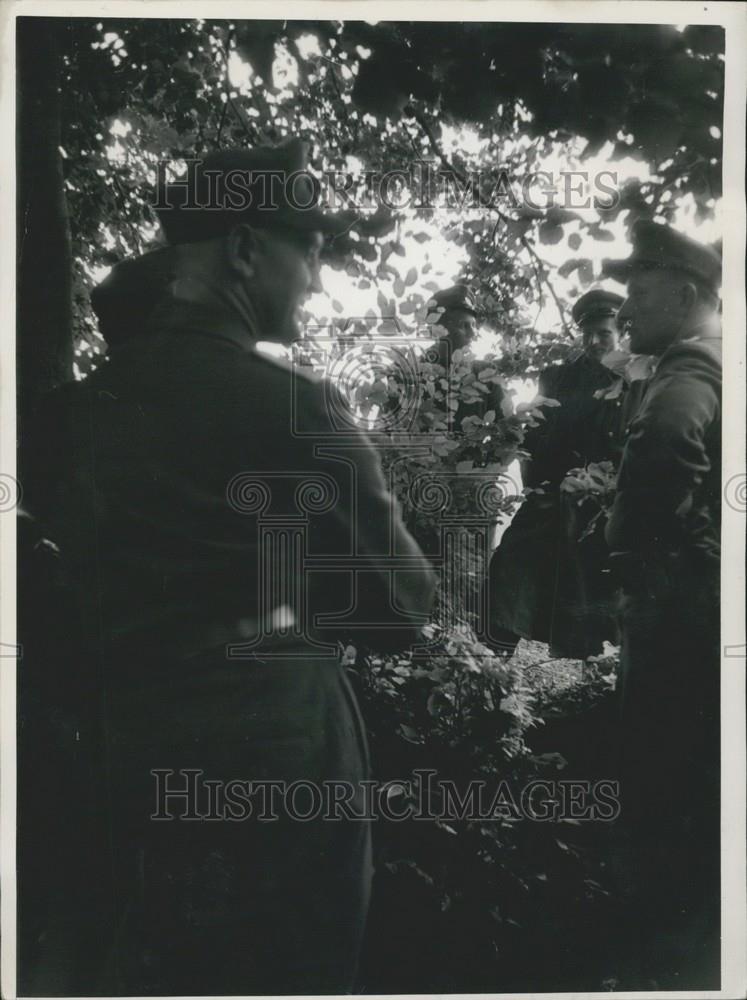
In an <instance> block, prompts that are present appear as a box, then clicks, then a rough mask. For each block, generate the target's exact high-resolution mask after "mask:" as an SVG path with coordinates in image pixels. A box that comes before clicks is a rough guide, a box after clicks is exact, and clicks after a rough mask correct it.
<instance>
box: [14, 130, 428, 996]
mask: <svg viewBox="0 0 747 1000" xmlns="http://www.w3.org/2000/svg"><path fill="white" fill-rule="evenodd" d="M274 175H279V176H280V183H279V184H278V185H277V186H276V187H275V189H274V191H273V192H271V193H270V195H269V196H268V194H267V186H266V185H267V184H273V183H274V181H273V176H274ZM290 177H294V178H295V180H294V181H293V186H292V188H290V189H289V187H288V186H287V184H285V183H284V182H287V180H288V178H290ZM229 178H232V179H233V181H232V185H231V186H230V187H229V184H228V179H229ZM237 178H238V179H237ZM275 180H277V176H275ZM239 182H241V183H239ZM212 185H215V187H212ZM304 186H305V187H304ZM302 188H303V190H302ZM242 190H243V191H245V192H246V191H248V192H249V195H250V197H249V198H246V197H244V198H243V199H242V197H241V196H240V193H241V191H242ZM289 190H290V191H291V192H292V193H293V194H294V197H291V195H290V194H289V193H288V192H289ZM229 194H230V197H229ZM313 194H314V191H313V185H312V181H311V177H310V175H309V174H308V173H306V172H305V150H304V147H303V146H302V145H301V144H299V143H297V142H292V143H288V144H286V145H285V146H284V147H280V148H277V149H256V150H229V151H222V152H219V153H215V154H211V155H210V156H207V157H205V159H204V161H201V162H196V163H192V164H191V165H190V173H189V174H188V176H187V178H186V179H183V180H182V181H178V182H174V183H173V185H167V186H166V187H165V189H164V190H162V191H161V192H160V197H159V203H158V205H157V206H156V209H157V212H158V215H159V218H160V221H161V224H162V228H163V231H164V235H165V238H166V241H167V242H168V244H169V245H170V247H171V250H172V252H171V253H169V254H168V255H166V257H165V256H164V254H163V253H162V252H157V253H156V254H154V255H153V257H152V261H150V260H149V259H148V257H145V258H142V259H141V260H140V261H139V263H138V264H137V266H136V267H134V268H133V266H132V264H129V265H125V268H126V274H125V275H124V276H123V278H122V281H119V280H118V279H117V276H116V274H115V275H114V276H112V279H111V280H110V281H108V282H107V289H108V291H104V292H102V293H99V295H98V297H97V308H98V311H99V314H100V315H102V316H105V317H106V325H105V330H106V329H107V328H108V329H110V330H111V331H112V333H113V334H114V336H115V338H116V344H117V346H116V349H115V350H114V351H112V353H111V358H110V360H109V361H108V362H107V363H106V364H104V365H102V366H101V367H100V368H99V369H98V370H97V371H96V372H95V373H94V374H92V375H91V376H90V377H89V378H87V379H86V380H85V381H84V382H82V383H79V384H74V385H70V386H65V387H63V389H62V390H61V391H59V392H58V393H57V394H56V397H55V398H54V399H53V400H51V401H50V403H49V406H48V409H47V414H46V420H45V422H44V427H43V431H42V434H41V435H40V438H39V444H38V449H37V453H36V458H37V460H38V463H39V465H40V472H39V474H38V483H37V488H36V489H33V488H32V490H31V493H32V494H33V496H30V497H29V500H30V502H32V505H33V506H32V509H33V510H34V512H35V513H38V514H39V516H40V517H41V518H42V520H43V522H44V524H45V527H46V528H47V529H48V533H49V535H50V537H51V538H53V539H54V540H55V542H57V543H58V544H59V547H60V550H61V552H62V556H63V559H64V560H65V561H66V565H67V567H68V572H69V575H70V581H71V589H72V591H73V592H74V594H75V595H76V599H77V602H78V605H79V608H80V613H81V617H82V620H83V622H84V633H85V639H86V643H87V650H88V658H87V662H88V664H89V666H88V668H87V673H88V676H89V678H90V706H91V707H90V711H89V712H88V717H89V718H90V720H91V725H90V727H89V728H85V727H82V730H81V731H82V734H83V740H84V743H85V741H87V742H88V748H89V757H88V760H89V765H90V761H91V759H92V758H93V757H94V755H95V754H99V755H100V757H99V761H100V767H98V768H97V767H95V766H91V769H90V770H91V773H90V778H91V782H92V789H93V791H92V792H91V795H90V796H89V803H88V804H89V806H90V808H91V809H92V810H94V812H95V810H96V808H98V814H97V815H98V816H100V819H101V825H100V827H99V828H98V834H96V833H93V834H91V841H92V847H93V849H92V850H91V851H86V850H85V848H86V846H87V845H86V844H82V845H81V846H80V850H79V853H78V854H76V853H75V850H74V849H72V850H71V867H72V869H73V870H72V871H71V872H70V873H69V874H70V881H69V883H68V885H69V886H70V889H71V894H70V897H69V898H68V900H67V909H65V905H64V903H65V901H64V899H63V901H62V903H60V907H59V908H58V910H57V911H56V915H55V918H54V919H53V920H52V926H51V927H50V928H48V931H49V933H48V934H47V942H48V944H47V946H46V947H47V953H45V954H42V955H41V956H40V957H39V961H40V962H41V963H44V962H45V961H46V960H47V957H48V952H49V951H50V950H51V952H52V953H55V954H56V955H57V956H58V958H59V957H60V953H62V955H61V961H58V962H57V964H56V965H54V964H53V965H51V966H47V968H48V969H54V971H56V973H57V974H58V975H59V977H60V979H61V980H62V981H61V982H60V981H59V980H55V981H49V977H48V978H47V981H46V982H45V981H44V974H43V973H44V969H41V970H39V969H38V968H36V969H34V968H32V969H31V970H29V968H28V966H27V967H26V970H25V976H26V981H29V982H31V983H32V985H33V987H34V989H32V990H31V992H41V993H44V992H45V990H46V992H47V993H49V992H52V993H54V992H60V993H65V992H72V993H74V994H86V993H94V994H97V993H98V994H111V993H114V994H118V995H133V994H135V995H137V994H147V993H155V994H177V995H179V994H182V995H184V994H210V993H213V994H216V993H217V994H242V993H243V994H247V993H255V994H285V993H344V992H348V991H350V990H351V989H352V987H353V981H354V974H355V968H356V962H357V955H358V950H359V946H360V942H361V935H362V932H363V926H364V921H365V916H366V909H367V904H368V895H369V886H370V878H371V860H370V833H369V823H368V822H367V821H364V820H361V819H350V818H346V814H345V812H344V810H343V811H342V812H341V813H339V812H338V814H337V815H336V816H334V817H333V818H332V819H327V820H325V819H323V818H322V816H320V815H319V814H318V813H315V812H314V807H315V797H314V796H315V792H314V789H322V788H323V786H325V784H329V783H330V782H333V783H336V785H337V786H339V789H341V791H340V795H341V796H342V798H343V799H345V801H346V802H347V803H348V809H349V810H353V812H354V813H355V814H356V815H360V814H361V812H363V811H364V810H363V809H362V805H363V803H362V802H361V796H362V795H363V788H362V786H361V782H362V781H363V780H365V779H367V778H368V763H367V749H366V738H365V733H364V730H363V725H362V721H361V718H360V714H359V711H358V707H357V704H356V701H355V697H354V695H353V693H352V690H351V688H350V686H349V683H348V681H347V679H346V676H345V672H344V670H343V668H342V666H341V664H340V661H339V656H338V655H337V649H336V644H337V643H340V642H343V641H344V642H349V641H353V642H354V641H356V639H357V638H359V637H361V636H362V637H363V638H364V640H365V641H366V643H367V644H368V645H370V646H373V647H375V648H383V649H401V648H404V647H406V646H407V645H408V644H409V643H410V642H411V641H413V640H414V639H415V638H416V637H417V635H418V634H419V623H421V622H423V621H424V620H426V619H427V613H428V611H429V609H430V604H431V598H432V593H433V586H434V580H433V574H432V572H431V571H430V569H429V568H428V567H427V565H426V563H425V562H424V559H423V557H422V555H421V553H420V551H419V549H418V548H417V546H416V545H415V543H414V542H413V540H412V538H411V537H410V536H409V535H408V533H407V532H406V530H405V528H404V527H403V525H402V523H401V520H400V517H399V512H398V509H397V508H396V506H395V505H394V503H393V501H392V499H391V497H390V496H389V494H388V493H387V490H386V488H385V484H384V481H383V477H382V474H381V471H380V466H379V462H378V457H377V455H376V453H375V451H374V450H373V448H372V446H371V444H370V443H369V441H368V439H367V438H366V437H365V436H364V435H363V434H362V433H361V432H360V431H359V430H358V429H357V428H356V427H355V425H354V424H352V423H348V424H347V425H345V426H344V427H343V428H342V429H340V427H339V426H338V425H337V424H336V423H335V420H334V419H333V414H339V413H340V412H342V411H343V410H344V408H341V407H340V406H339V405H338V404H339V402H340V400H339V398H338V396H337V394H336V392H335V390H334V387H333V386H331V385H329V384H328V383H326V382H325V381H324V380H319V379H312V378H309V377H308V376H305V375H303V374H302V373H301V372H300V371H298V370H297V369H294V368H292V367H291V366H290V365H288V364H284V363H281V362H276V361H274V360H271V359H269V358H267V357H266V356H262V355H261V354H260V353H258V352H257V351H256V349H255V345H256V343H257V341H260V340H269V341H274V342H276V343H280V344H285V345H289V344H291V343H292V341H294V339H295V338H296V337H297V336H298V334H299V331H298V308H299V306H300V305H301V303H302V302H303V301H304V299H305V298H306V296H307V295H308V294H309V293H311V292H313V291H318V290H319V289H320V287H321V285H320V251H321V249H322V245H323V238H324V234H325V233H327V234H331V233H333V232H334V231H335V229H336V222H335V220H334V219H332V218H330V217H328V216H326V215H324V214H323V213H322V212H321V211H320V210H319V209H318V208H316V207H313V205H312V201H313V198H312V196H313ZM201 206H202V207H201ZM300 206H305V207H300ZM309 206H311V207H309ZM151 262H152V267H153V273H149V269H150V267H151ZM125 268H123V270H125ZM139 271H142V273H141V274H139V273H138V272H139ZM140 279H141V281H142V298H141V299H140V298H139V297H138V292H137V289H138V281H139V280H140ZM123 288H125V289H127V292H126V294H125V293H123V291H122V290H123ZM107 295H110V296H111V297H112V298H111V300H110V302H109V305H108V306H107ZM139 301H140V302H141V308H140V310H139V309H138V305H137V303H138V302H139ZM127 302H129V303H130V308H129V309H126V310H125V305H124V304H126V303H127ZM117 303H119V306H118V305H117ZM120 309H122V310H124V311H125V315H128V316H131V317H132V321H133V322H134V323H135V324H136V326H137V327H138V333H139V334H141V335H137V336H135V335H133V336H132V337H129V336H128V335H127V330H126V329H124V328H123V323H122V322H121V321H119V322H118V313H119V310H120ZM121 315H122V313H119V316H120V319H121ZM124 325H125V326H126V324H124ZM320 441H322V442H325V445H326V447H325V449H324V454H323V456H322V455H317V445H318V443H319V442H320ZM393 556H396V558H397V560H398V563H397V570H396V572H394V571H393V566H392V557H393ZM306 559H313V560H315V563H314V568H313V570H310V569H308V568H306V566H305V563H304V560H306ZM351 570H353V571H355V572H356V580H357V586H356V587H355V589H354V590H353V591H352V592H351V589H350V574H351ZM395 608H396V609H397V611H396V612H395V611H394V609H395ZM70 669H71V670H72V671H73V672H76V671H78V672H79V671H80V670H81V669H82V667H81V666H80V664H70ZM79 708H80V712H81V715H84V714H85V712H84V709H85V706H84V705H80V706H79ZM232 782H233V783H234V784H233V785H231V783H232ZM273 782H274V783H285V784H284V787H288V786H293V784H294V783H296V784H297V785H298V783H300V785H301V786H302V787H300V789H299V793H300V794H299V795H298V797H297V798H291V800H290V803H291V805H292V806H293V814H291V813H290V812H289V806H288V801H289V800H288V799H284V798H283V796H282V794H281V795H280V798H279V800H278V799H273V798H272V794H273V793H272V788H271V783H273ZM257 783H260V784H259V785H258V784H257ZM261 783H265V784H264V785H262V784H261ZM267 783H270V785H267ZM262 788H264V792H263V794H262V796H261V797H259V798H253V797H252V796H253V795H254V793H255V792H258V791H259V790H261V789H262ZM346 796H347V798H346ZM247 800H248V801H249V805H248V806H247ZM325 802H326V799H325ZM309 810H311V812H309ZM273 815H275V817H276V818H275V819H274V820H273V819H272V816H273ZM154 816H155V817H156V818H153V817H154ZM303 819H305V821H302V820H303ZM264 820H266V821H264ZM84 854H85V855H86V856H84ZM91 873H92V874H91ZM73 886H79V887H81V888H80V889H79V892H80V895H79V896H78V897H77V898H76V896H75V895H74V894H73V892H72V887H73ZM83 887H87V888H83ZM22 889H23V881H21V891H22ZM82 911H86V912H85V915H83V916H81V913H82ZM66 920H67V922H68V924H70V925H72V926H73V927H74V928H76V927H77V931H74V932H70V931H65V930H64V927H63V925H65V922H66ZM76 922H77V923H76ZM81 923H83V924H84V926H81ZM66 934H67V937H66V936H65V935H66ZM70 938H73V940H72V941H71V940H70ZM76 948H77V952H76ZM66 949H68V950H67V951H66ZM31 959H33V956H31ZM31 959H30V960H31ZM34 973H37V974H36V975H34ZM50 976H52V977H53V976H54V972H50Z"/></svg>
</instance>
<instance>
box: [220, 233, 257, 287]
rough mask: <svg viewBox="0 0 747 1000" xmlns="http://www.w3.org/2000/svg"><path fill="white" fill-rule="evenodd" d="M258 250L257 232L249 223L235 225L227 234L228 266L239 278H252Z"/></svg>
mask: <svg viewBox="0 0 747 1000" xmlns="http://www.w3.org/2000/svg"><path fill="white" fill-rule="evenodd" d="M258 252H259V239H258V234H257V233H256V231H255V230H254V229H252V227H251V226H250V225H247V224H246V223H244V224H243V225H240V226H236V227H235V228H234V229H232V230H231V232H230V233H229V235H228V239H227V242H226V254H227V257H228V266H229V267H230V268H231V270H232V271H234V272H235V273H236V274H237V275H238V276H239V277H241V278H253V277H254V275H255V270H256V262H257V254H258Z"/></svg>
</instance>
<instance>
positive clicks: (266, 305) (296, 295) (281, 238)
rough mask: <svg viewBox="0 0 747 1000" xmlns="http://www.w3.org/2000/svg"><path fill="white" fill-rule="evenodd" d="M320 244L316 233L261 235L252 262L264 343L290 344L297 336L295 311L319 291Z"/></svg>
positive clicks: (272, 231) (271, 232) (271, 231)
mask: <svg viewBox="0 0 747 1000" xmlns="http://www.w3.org/2000/svg"><path fill="white" fill-rule="evenodd" d="M322 243H323V239H322V234H321V233H319V232H316V231H310V232H303V231H295V230H291V229H287V230H286V229H277V230H276V229H268V230H264V231H263V232H262V233H261V234H260V238H258V240H257V244H256V251H255V254H254V255H253V258H252V260H253V265H254V274H253V276H252V284H253V292H254V295H255V297H256V301H257V304H258V306H259V311H260V312H261V321H262V331H261V333H262V337H263V339H266V340H274V341H277V342H279V343H283V344H289V343H292V342H293V341H294V340H295V339H296V338H297V337H298V336H299V320H298V310H299V308H300V306H301V305H303V303H304V301H305V300H306V299H307V298H308V296H309V295H311V294H312V293H313V292H320V291H321V290H322V284H321V279H320V275H319V268H320V264H319V251H320V250H321V247H322Z"/></svg>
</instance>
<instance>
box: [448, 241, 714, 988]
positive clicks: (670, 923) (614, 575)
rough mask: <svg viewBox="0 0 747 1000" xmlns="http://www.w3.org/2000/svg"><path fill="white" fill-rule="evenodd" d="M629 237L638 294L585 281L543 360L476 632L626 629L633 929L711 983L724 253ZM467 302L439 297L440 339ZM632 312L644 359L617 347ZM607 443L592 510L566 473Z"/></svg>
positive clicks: (580, 643) (620, 277)
mask: <svg viewBox="0 0 747 1000" xmlns="http://www.w3.org/2000/svg"><path fill="white" fill-rule="evenodd" d="M632 238H633V252H632V254H631V256H630V257H629V258H628V259H627V260H621V261H620V260H618V261H614V260H610V261H605V263H604V268H603V269H604V272H605V274H607V275H608V276H609V277H611V278H614V279H615V280H617V281H618V282H620V283H622V284H624V285H625V286H626V293H627V294H626V296H625V297H624V298H623V297H622V296H619V295H616V294H615V293H614V292H609V291H607V290H605V289H601V288H596V289H592V290H591V291H589V292H587V293H586V294H585V295H583V296H581V297H580V298H579V299H578V300H577V301H576V303H575V304H574V307H573V318H574V320H575V322H576V324H577V326H578V327H579V329H580V333H581V350H580V351H579V352H577V355H576V357H574V358H571V359H570V360H569V361H567V362H566V363H564V364H559V365H557V366H553V367H549V368H547V369H545V370H544V371H543V372H542V373H541V375H540V377H539V394H540V395H541V396H543V397H547V398H550V399H554V400H556V401H557V402H559V403H560V404H561V405H560V406H559V407H557V408H553V409H550V410H548V411H547V414H546V417H545V419H544V421H543V422H542V424H541V425H540V427H538V428H536V429H535V430H531V431H529V433H528V434H527V436H526V439H525V448H526V451H527V453H528V455H529V458H528V459H527V460H526V461H524V462H523V463H522V474H523V480H524V486H525V487H528V495H527V497H526V499H525V500H524V501H523V503H522V505H521V507H520V508H519V510H518V511H517V513H516V514H515V516H514V518H513V520H512V522H511V524H510V525H509V527H508V528H507V530H506V531H505V533H504V534H503V537H502V539H501V542H500V544H499V546H498V548H497V549H496V550H495V552H494V553H493V555H492V558H491V560H490V564H489V568H488V574H487V580H486V584H485V586H486V598H487V599H486V601H485V605H486V606H487V621H486V622H485V623H484V638H485V641H486V642H487V644H488V645H490V646H491V647H492V648H493V649H495V650H496V652H498V653H499V654H500V655H504V656H510V655H512V654H513V652H514V651H515V649H516V646H517V644H518V642H519V640H520V639H521V638H522V637H523V638H527V639H535V640H539V641H542V642H546V643H548V644H549V646H550V652H551V655H553V656H555V657H568V658H574V659H587V658H588V657H590V656H593V655H596V654H600V653H602V651H603V647H604V642H605V640H608V641H610V642H611V643H616V642H617V641H618V640H619V641H620V643H621V664H620V678H619V681H620V683H619V690H620V707H621V715H620V726H619V733H620V740H619V743H620V755H619V775H618V778H619V782H620V797H621V804H622V814H621V822H620V830H621V835H620V836H619V837H618V838H617V839H616V841H615V850H616V852H617V853H618V855H619V856H618V857H617V859H616V860H617V862H618V863H619V868H620V870H622V871H623V872H624V873H625V874H623V876H622V881H623V883H624V884H625V889H624V890H623V891H624V892H626V893H627V894H628V896H629V900H628V901H629V905H630V910H629V914H630V920H629V925H628V928H627V930H628V932H629V939H630V941H631V942H632V943H631V948H632V950H633V951H634V952H635V955H636V963H637V965H638V968H639V975H640V977H641V978H640V982H641V983H643V984H647V985H648V986H649V987H651V986H655V985H656V982H657V979H658V981H659V982H661V981H662V975H664V977H665V982H666V985H667V986H668V987H676V986H678V985H679V986H681V987H682V988H687V987H688V986H690V987H691V988H692V987H694V986H697V987H700V988H707V987H708V986H709V985H710V986H711V987H713V986H714V985H715V984H716V983H717V981H718V967H719V814H720V810H719V746H720V744H719V693H720V638H719V637H720V552H721V549H720V523H721V521H720V509H721V381H722V375H721V324H720V299H719V289H720V282H721V258H720V255H719V254H718V253H717V252H716V251H714V250H713V249H712V248H711V247H709V246H706V245H703V244H700V243H698V242H696V241H695V240H692V239H690V238H688V237H686V236H684V235H683V234H681V233H679V232H677V231H676V230H674V229H672V228H671V227H669V226H665V225H662V224H659V223H655V222H647V221H641V222H638V223H637V224H636V225H635V226H634V228H633V234H632ZM446 298H447V302H448V301H450V300H451V299H452V298H453V290H449V292H448V293H447V295H446ZM466 301H467V300H465V301H464V302H462V303H461V311H462V312H464V311H465V309H470V308H471V307H470V306H469V305H468V304H466ZM458 321H459V310H453V309H450V308H446V309H445V311H444V314H443V316H442V317H441V319H440V323H441V325H442V326H445V327H446V329H447V333H446V334H445V337H444V339H446V340H451V339H452V335H451V333H450V331H449V326H450V324H451V323H452V322H453V323H455V324H457V323H458ZM457 328H458V327H457ZM623 331H624V333H625V334H626V335H627V337H628V338H629V344H628V350H629V351H630V352H631V354H633V355H634V356H648V357H649V358H650V360H651V365H650V369H651V373H650V374H649V375H648V377H646V378H641V379H638V380H633V381H629V382H628V381H626V380H625V379H624V378H623V379H622V380H621V379H620V375H619V374H618V373H617V372H616V371H615V370H614V368H615V367H616V366H607V365H605V360H606V358H608V357H609V356H610V355H611V354H612V353H613V352H615V351H616V350H617V348H618V346H619V337H620V334H621V332H623ZM462 339H463V338H460V343H459V345H458V346H459V347H462V348H463V347H465V346H467V345H466V344H465V343H463V342H461V340H462ZM616 383H617V384H616ZM613 387H614V388H613ZM602 462H608V463H612V465H613V467H614V469H615V470H616V484H615V491H614V500H613V502H612V506H611V510H609V511H608V516H607V517H606V519H604V520H602V519H599V518H598V517H597V518H596V523H595V524H594V525H592V524H590V521H591V519H592V518H594V517H595V515H596V514H597V511H596V510H595V509H594V507H593V505H592V506H591V509H588V507H587V508H585V506H584V504H583V503H582V504H579V502H578V499H577V496H576V495H575V494H574V493H573V492H572V491H571V492H567V491H565V490H563V489H562V483H563V481H564V480H565V478H566V476H567V475H568V473H569V471H570V470H571V469H578V468H583V467H586V466H589V465H590V464H591V463H596V464H597V465H599V463H602ZM589 529H591V530H589ZM662 970H664V972H662Z"/></svg>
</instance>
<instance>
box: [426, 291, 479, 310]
mask: <svg viewBox="0 0 747 1000" xmlns="http://www.w3.org/2000/svg"><path fill="white" fill-rule="evenodd" d="M431 298H432V299H433V301H435V303H436V306H437V307H439V306H440V307H441V308H442V309H444V310H446V309H463V310H464V311H465V312H468V313H472V315H473V316H477V303H476V301H475V297H474V295H473V294H472V289H471V288H470V287H469V286H468V285H452V287H451V288H443V289H441V291H438V292H435V293H434V294H433V295H432V296H431Z"/></svg>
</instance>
